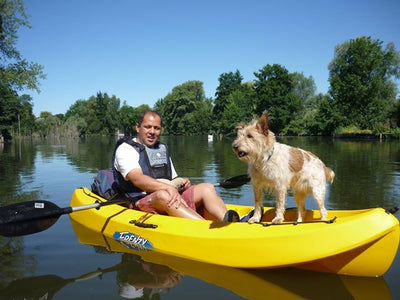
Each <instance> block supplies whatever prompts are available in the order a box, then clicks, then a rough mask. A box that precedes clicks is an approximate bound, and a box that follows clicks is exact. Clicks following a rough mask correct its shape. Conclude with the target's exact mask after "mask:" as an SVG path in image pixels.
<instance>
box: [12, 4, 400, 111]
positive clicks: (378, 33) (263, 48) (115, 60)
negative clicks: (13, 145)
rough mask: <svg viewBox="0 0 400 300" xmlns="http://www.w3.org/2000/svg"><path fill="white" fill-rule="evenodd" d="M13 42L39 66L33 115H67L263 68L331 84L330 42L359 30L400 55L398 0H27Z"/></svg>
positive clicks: (249, 75)
mask: <svg viewBox="0 0 400 300" xmlns="http://www.w3.org/2000/svg"><path fill="white" fill-rule="evenodd" d="M25 7H26V11H27V13H28V15H29V16H30V17H29V21H30V23H31V25H32V26H33V28H31V29H25V28H21V29H20V31H19V40H18V44H17V48H18V49H19V50H20V52H21V53H22V55H23V57H24V58H26V59H27V60H29V61H34V62H37V63H39V64H41V65H43V66H44V72H45V73H46V74H47V79H45V80H42V81H41V86H40V89H41V92H40V93H39V94H38V93H36V92H34V91H27V93H29V94H30V95H31V96H32V98H33V103H34V114H35V115H36V116H38V115H39V114H40V112H42V111H49V112H51V113H53V114H58V113H65V112H66V111H67V110H68V108H69V107H70V106H71V105H72V104H73V103H74V102H75V101H76V100H80V99H83V100H86V99H88V98H89V97H90V96H92V95H96V94H97V92H103V93H108V94H109V95H110V96H111V95H115V96H117V97H118V98H119V99H121V105H122V102H123V101H126V103H127V104H128V105H131V106H133V107H137V106H139V105H141V104H148V105H150V106H153V105H154V103H155V102H156V101H157V100H158V99H161V98H164V97H165V96H166V95H167V94H168V93H169V92H171V90H172V89H173V88H174V87H175V86H177V85H180V84H182V83H184V82H186V81H189V80H199V81H202V82H203V86H204V91H205V93H206V96H207V97H214V94H215V90H216V88H217V86H218V84H219V82H218V77H219V76H220V75H221V74H222V73H226V72H234V71H236V70H239V71H240V73H241V74H242V76H243V81H252V80H254V79H255V76H254V72H258V71H259V70H260V69H262V68H263V67H264V66H265V65H267V64H275V63H276V64H280V65H282V66H284V67H285V68H286V69H288V70H289V72H301V73H303V74H304V75H305V76H307V77H309V76H312V77H313V78H314V81H315V83H316V86H317V92H320V93H326V92H327V91H328V88H329V82H328V78H329V72H328V64H329V63H330V62H331V60H332V59H333V55H334V49H335V46H337V45H339V44H342V43H344V42H346V41H348V40H350V39H354V38H357V37H360V36H371V37H372V38H373V39H379V40H381V41H382V42H383V43H384V45H386V44H387V43H388V42H393V43H394V44H395V47H396V49H397V50H398V51H400V17H399V15H400V1H399V0H374V1H372V0H364V1H361V0H357V1H352V0H336V1H323V0H315V1H314V0H310V1H307V0H303V1H302V0H280V1H267V0H265V1H262V0H259V1H253V0H246V1H243V0H242V1H236V0H221V1H218V0H201V1H197V0H193V1H190V0H186V1H168V0H164V1H162V0H160V1H152V0H114V1H111V0H68V1H66V0H25Z"/></svg>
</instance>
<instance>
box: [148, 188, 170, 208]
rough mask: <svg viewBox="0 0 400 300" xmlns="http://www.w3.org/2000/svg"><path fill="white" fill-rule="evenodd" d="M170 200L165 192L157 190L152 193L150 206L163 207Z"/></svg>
mask: <svg viewBox="0 0 400 300" xmlns="http://www.w3.org/2000/svg"><path fill="white" fill-rule="evenodd" d="M169 200H170V195H169V194H168V192H167V191H165V190H159V191H156V192H154V195H153V200H152V204H153V206H155V207H160V206H162V207H165V206H166V205H167V203H168V201H169Z"/></svg>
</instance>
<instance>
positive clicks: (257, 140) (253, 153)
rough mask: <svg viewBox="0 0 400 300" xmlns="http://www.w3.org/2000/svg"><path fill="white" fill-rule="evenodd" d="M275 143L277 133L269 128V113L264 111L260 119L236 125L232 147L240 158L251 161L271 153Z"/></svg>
mask: <svg viewBox="0 0 400 300" xmlns="http://www.w3.org/2000/svg"><path fill="white" fill-rule="evenodd" d="M274 143H275V135H274V134H273V132H272V131H270V130H269V128H268V114H267V113H266V112H264V113H263V114H262V115H261V117H260V118H259V119H258V120H253V121H252V122H250V123H249V124H247V125H246V124H243V123H239V124H238V125H237V126H236V139H235V140H234V141H233V143H232V148H233V151H234V152H235V153H236V155H237V156H238V158H239V159H240V160H242V161H245V162H251V161H255V160H257V159H258V158H259V157H261V156H262V155H263V154H265V153H269V152H270V151H271V149H272V148H273V146H274Z"/></svg>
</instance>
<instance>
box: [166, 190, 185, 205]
mask: <svg viewBox="0 0 400 300" xmlns="http://www.w3.org/2000/svg"><path fill="white" fill-rule="evenodd" d="M165 190H166V191H167V193H168V194H169V195H170V199H169V200H168V202H167V205H168V207H171V206H175V208H179V206H181V205H183V206H184V207H189V206H188V205H187V203H186V202H185V201H184V200H183V199H182V197H181V195H180V194H179V192H178V190H177V189H175V188H174V187H172V186H167V187H166V188H165Z"/></svg>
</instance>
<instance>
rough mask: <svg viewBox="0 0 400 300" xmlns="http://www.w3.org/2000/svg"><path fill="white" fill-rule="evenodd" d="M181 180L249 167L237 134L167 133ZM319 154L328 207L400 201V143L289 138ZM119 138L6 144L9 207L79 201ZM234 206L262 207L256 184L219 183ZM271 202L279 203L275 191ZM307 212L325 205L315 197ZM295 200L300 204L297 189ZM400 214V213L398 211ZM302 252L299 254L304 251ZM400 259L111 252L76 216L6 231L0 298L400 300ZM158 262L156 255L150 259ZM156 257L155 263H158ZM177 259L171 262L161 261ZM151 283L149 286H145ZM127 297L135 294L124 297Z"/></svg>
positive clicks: (1, 159) (1, 154)
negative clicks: (334, 266) (322, 260)
mask: <svg viewBox="0 0 400 300" xmlns="http://www.w3.org/2000/svg"><path fill="white" fill-rule="evenodd" d="M163 141H164V142H166V143H167V144H168V145H169V147H170V151H171V154H172V157H173V158H175V159H174V163H175V167H176V169H177V171H178V173H179V175H181V176H186V177H190V178H191V181H192V183H196V182H202V181H208V182H213V183H217V182H220V181H223V180H224V179H226V178H228V177H231V176H235V175H239V174H244V173H246V166H245V165H244V164H243V163H242V162H240V161H239V160H238V159H237V158H236V157H235V156H234V154H233V152H232V150H231V147H230V144H231V140H229V139H223V140H221V141H219V140H216V139H214V141H213V142H208V141H207V136H204V137H163ZM280 141H281V142H284V143H287V144H290V145H293V146H296V147H301V148H304V149H307V150H310V151H312V152H313V153H315V154H317V155H318V156H319V157H320V158H321V159H322V160H323V161H324V162H325V163H326V164H327V165H328V166H330V167H332V169H333V170H334V171H335V173H336V178H335V182H334V184H333V185H332V186H331V187H330V188H329V189H328V193H327V197H326V198H327V200H326V204H327V208H328V209H357V208H365V207H378V206H380V207H384V208H391V207H393V206H396V205H397V206H400V200H399V199H400V197H399V196H400V142H399V141H398V140H397V141H381V142H380V141H352V140H332V139H330V138H284V139H281V140H280ZM114 143H115V140H114V139H106V138H96V139H87V140H78V139H76V140H54V141H48V140H46V141H31V140H23V141H20V140H16V141H14V142H13V143H12V144H0V204H1V205H4V204H10V203H15V202H20V201H28V200H33V199H43V200H49V201H51V202H53V203H55V204H57V205H58V206H60V207H65V206H69V201H70V197H71V195H72V192H73V190H74V189H75V188H77V187H80V186H89V185H90V183H91V181H92V179H93V177H94V176H95V174H96V172H97V170H98V169H104V168H109V167H110V166H111V156H112V151H113V146H114ZM218 193H219V194H220V195H221V196H222V197H223V199H224V200H225V201H226V202H228V203H238V204H252V202H253V196H252V190H251V186H250V185H244V186H243V187H241V188H237V189H229V190H228V189H219V188H218ZM264 203H265V205H268V206H273V205H274V200H273V199H272V198H271V197H269V196H267V197H265V199H264ZM306 205H307V208H315V204H314V203H313V201H312V200H310V199H308V200H307V203H306ZM287 206H294V201H293V198H292V196H291V195H290V196H289V198H288V203H287ZM396 216H397V217H398V218H399V217H400V215H399V212H397V213H396ZM294 251H295V250H294ZM399 256H400V255H399V254H398V255H397V257H396V259H395V261H394V263H393V265H392V267H391V268H390V269H389V271H388V272H387V273H386V274H385V275H384V276H383V277H382V278H356V277H349V276H336V275H331V274H322V273H314V272H306V271H301V270H273V271H244V270H238V269H231V268H224V267H217V266H210V265H206V264H199V263H195V262H188V261H179V260H173V259H169V258H162V257H161V258H156V257H153V258H150V262H144V261H143V260H142V259H141V258H140V257H137V256H132V255H131V256H128V255H123V254H120V253H106V252H105V251H104V249H101V248H94V247H93V246H90V245H86V244H80V243H79V242H78V237H77V236H76V234H75V233H74V231H73V229H72V226H71V222H70V219H69V217H68V216H62V217H60V218H59V219H58V221H57V222H56V223H55V224H54V225H53V226H51V227H50V228H49V229H47V230H45V231H43V232H40V233H37V234H34V235H28V236H24V237H18V238H11V239H10V238H5V237H0V258H1V262H2V267H1V271H0V299H28V298H29V299H71V298H75V299H123V297H122V296H123V295H125V296H127V294H126V293H127V292H130V293H131V294H130V295H131V296H133V295H134V294H133V291H132V290H129V289H124V288H123V286H124V284H123V283H124V282H134V283H135V284H136V286H137V287H138V288H139V290H138V291H136V293H137V294H136V295H137V296H140V294H141V293H143V296H142V298H145V299H159V298H161V299H187V298H191V299H204V298H208V299H242V298H251V299H271V298H279V299H321V298H324V299H376V298H378V297H379V299H400V287H399V285H398V278H399V276H400V257H399ZM148 259H149V258H148ZM152 260H153V261H152ZM163 261H165V262H167V264H168V265H169V267H167V266H163V265H162V264H161V265H160V262H163ZM142 287H144V289H143V290H142V289H141V288H142ZM124 293H125V294H124Z"/></svg>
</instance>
